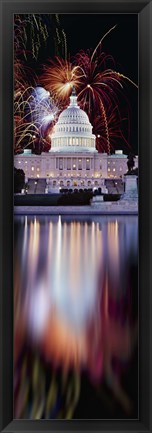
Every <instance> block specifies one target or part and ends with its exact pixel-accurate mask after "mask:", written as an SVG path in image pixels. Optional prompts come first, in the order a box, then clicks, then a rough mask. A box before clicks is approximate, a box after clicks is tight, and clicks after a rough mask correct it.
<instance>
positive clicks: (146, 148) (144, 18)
mask: <svg viewBox="0 0 152 433" xmlns="http://www.w3.org/2000/svg"><path fill="white" fill-rule="evenodd" d="M0 6H1V25H0V28H1V32H2V33H1V38H0V43H1V59H2V62H1V92H0V95H2V98H0V103H1V115H0V122H1V132H2V134H1V143H0V164H1V169H0V201H1V221H0V246H1V255H0V276H1V285H0V307H1V311H0V431H2V432H8V433H11V432H17V431H18V432H24V433H25V432H32V431H36V432H41V431H45V432H55V431H56V432H57V431H58V432H59V431H69V432H74V431H78V432H82V431H86V432H87V431H94V432H97V431H102V432H104V431H105V432H109V433H110V432H111V433H112V432H113V431H115V432H117V431H121V432H122V433H123V432H124V433H127V432H128V433H129V432H135V431H136V432H140V433H141V432H146V433H148V432H152V262H151V259H152V229H151V221H152V170H151V161H152V158H151V153H152V150H151V146H150V145H151V143H152V126H151V123H152V122H151V120H152V80H151V77H152V0H150V1H146V0H133V1H132V0H128V1H125V0H117V1H113V0H105V1H102V0H99V1H97V0H96V1H95V2H93V1H89V0H87V1H84V0H82V1H77V2H74V1H73V2H72V1H70V0H69V1H61V0H60V1H57V0H56V1H54V2H53V1H50V0H48V1H47V0H45V1H43V2H42V0H34V1H30V0H26V1H21V0H16V1H15V2H14V1H7V0H5V1H4V0H1V5H0ZM27 12H28V13H30V12H31V13H32V12H35V13H36V12H37V13H44V12H45V13H47V12H48V13H54V12H58V13H66V12H72V13H75V12H77V13H78V12H80V13H85V12H87V13H88V12H89V13H91V12H92V13H93V12H95V13H99V12H100V13H102V12H103V13H128V12H129V13H137V14H138V16H139V156H140V157H139V173H140V176H139V293H140V296H139V343H140V344H139V360H140V362H139V420H137V421H131V420H128V421H126V420H125V421H102V420H101V421H90V420H89V421H75V420H71V421H60V420H59V421H51V420H45V421H42V420H40V421H29V420H23V421H22V420H13V14H14V13H27ZM128 31H129V29H128Z"/></svg>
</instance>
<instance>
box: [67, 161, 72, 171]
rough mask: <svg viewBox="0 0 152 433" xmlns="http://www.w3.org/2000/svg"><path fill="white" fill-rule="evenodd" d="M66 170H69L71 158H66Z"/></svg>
mask: <svg viewBox="0 0 152 433" xmlns="http://www.w3.org/2000/svg"><path fill="white" fill-rule="evenodd" d="M67 170H71V158H67Z"/></svg>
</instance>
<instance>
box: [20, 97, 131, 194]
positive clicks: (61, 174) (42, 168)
mask: <svg viewBox="0 0 152 433" xmlns="http://www.w3.org/2000/svg"><path fill="white" fill-rule="evenodd" d="M14 159H15V167H16V168H22V169H23V170H24V172H25V176H26V178H28V179H29V178H40V179H47V188H48V190H49V191H50V192H51V191H58V190H59V188H68V189H75V188H77V189H81V188H87V189H90V188H92V189H94V188H99V187H101V189H102V191H103V192H106V188H105V179H108V178H113V179H114V178H115V179H116V178H121V177H123V175H124V173H126V172H127V155H124V154H123V152H122V151H121V150H117V151H115V154H113V155H108V154H107V153H99V152H98V151H97V150H96V137H95V135H94V134H93V133H92V125H91V123H90V122H89V118H88V116H87V114H86V113H85V111H83V110H82V109H80V107H79V105H78V103H77V97H76V94H75V90H74V89H73V91H72V94H71V96H70V104H69V106H68V107H67V108H66V109H65V110H63V111H62V113H61V114H60V116H59V118H58V121H57V123H56V125H55V126H54V131H53V134H52V135H51V150H50V151H49V152H48V153H42V154H41V155H35V154H32V153H31V151H30V150H24V153H23V154H21V155H17V156H15V158H14ZM136 166H138V157H136V159H135V167H136Z"/></svg>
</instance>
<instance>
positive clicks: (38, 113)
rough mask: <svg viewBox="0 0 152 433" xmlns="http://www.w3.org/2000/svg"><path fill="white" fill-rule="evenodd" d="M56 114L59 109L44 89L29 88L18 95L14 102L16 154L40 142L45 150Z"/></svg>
mask: <svg viewBox="0 0 152 433" xmlns="http://www.w3.org/2000/svg"><path fill="white" fill-rule="evenodd" d="M56 114H57V107H56V106H55V105H54V103H53V101H52V100H51V98H50V95H49V93H48V92H47V91H46V90H45V89H43V88H42V87H36V88H33V87H28V88H27V89H25V90H24V92H22V93H18V94H17V96H16V98H15V102H14V136H15V140H14V147H15V153H18V152H20V151H21V150H22V149H23V148H25V147H29V146H31V145H32V146H34V147H36V145H37V144H38V143H40V142H41V146H42V145H43V148H45V144H46V145H48V134H49V132H50V131H51V129H52V126H53V122H54V120H55V118H56ZM47 147H48V146H47Z"/></svg>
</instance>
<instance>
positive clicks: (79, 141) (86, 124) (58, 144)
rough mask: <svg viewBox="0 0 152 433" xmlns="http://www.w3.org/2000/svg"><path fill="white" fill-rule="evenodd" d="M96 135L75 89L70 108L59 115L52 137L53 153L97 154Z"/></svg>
mask: <svg viewBox="0 0 152 433" xmlns="http://www.w3.org/2000/svg"><path fill="white" fill-rule="evenodd" d="M95 139H96V137H95V135H94V134H92V125H91V123H90V121H89V118H88V116H87V114H86V113H85V111H84V110H81V108H80V107H79V105H78V102H77V96H76V93H75V89H74V88H73V90H72V94H71V96H70V104H69V106H68V107H67V108H66V109H65V110H63V111H62V113H61V114H60V115H59V118H58V121H57V123H56V125H55V127H54V132H53V134H52V136H51V151H55V152H57V151H59V152H61V151H63V152H71V151H74V152H82V151H85V152H86V151H87V152H96V146H95Z"/></svg>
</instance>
